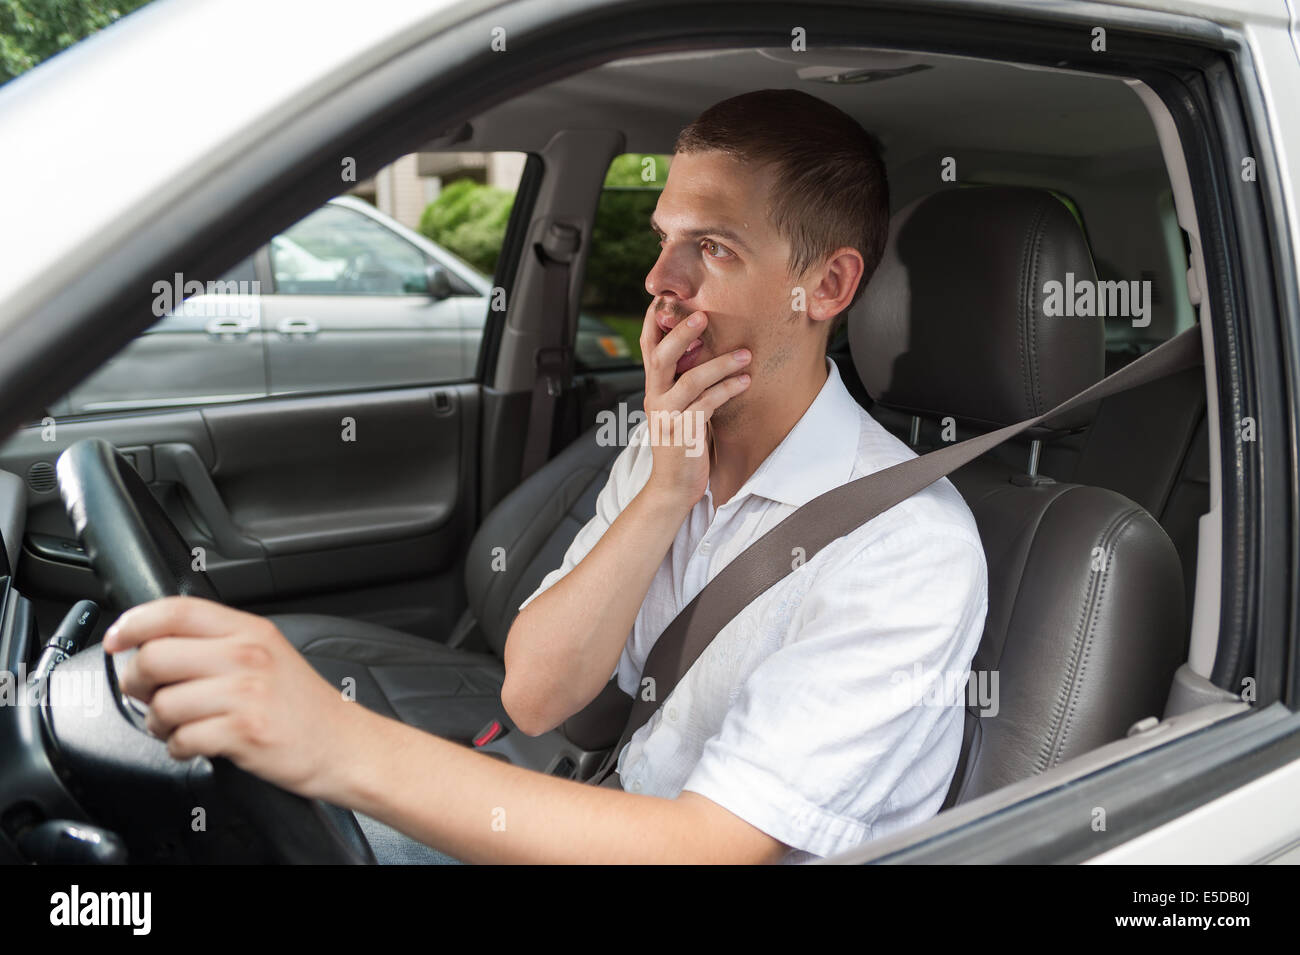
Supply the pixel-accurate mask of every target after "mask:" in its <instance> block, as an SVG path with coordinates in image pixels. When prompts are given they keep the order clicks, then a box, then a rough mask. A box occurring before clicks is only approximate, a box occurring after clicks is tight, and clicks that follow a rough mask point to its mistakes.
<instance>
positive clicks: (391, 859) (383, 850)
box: [354, 812, 464, 865]
mask: <svg viewBox="0 0 1300 955" xmlns="http://www.w3.org/2000/svg"><path fill="white" fill-rule="evenodd" d="M354 815H355V816H356V817H357V822H358V823H359V824H360V826H361V831H362V832H364V833H365V835H366V841H367V842H369V843H370V848H371V850H372V851H373V852H374V853H375V859H376V860H378V862H379V864H380V865H464V863H462V862H461V861H460V860H459V859H453V858H452V857H451V856H449V855H447V854H446V853H445V852H439V851H438V850H437V849H434V848H432V847H431V846H426V845H425V844H424V843H422V842H416V841H415V840H414V839H412V838H411V837H410V836H408V835H406V834H405V833H401V832H398V831H397V830H396V829H394V828H393V827H392V826H388V825H385V824H384V823H382V822H380V821H379V820H378V819H373V818H371V817H370V816H367V815H365V814H364V813H360V812H358V813H354Z"/></svg>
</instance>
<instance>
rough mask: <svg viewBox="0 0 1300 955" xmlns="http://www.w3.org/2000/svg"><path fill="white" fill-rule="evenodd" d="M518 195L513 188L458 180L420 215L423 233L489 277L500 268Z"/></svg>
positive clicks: (446, 188) (445, 189)
mask: <svg viewBox="0 0 1300 955" xmlns="http://www.w3.org/2000/svg"><path fill="white" fill-rule="evenodd" d="M514 201H515V194H514V193H513V192H511V191H510V190H509V189H501V188H499V187H497V186H485V185H482V184H480V183H477V182H474V181H473V180H472V179H458V180H456V181H455V182H453V183H451V184H450V185H448V186H447V187H445V188H444V189H443V190H442V192H441V193H440V194H439V196H438V198H437V199H435V200H434V201H433V202H431V203H429V205H428V206H426V207H425V210H424V213H423V214H422V215H421V216H420V232H421V233H423V234H424V235H426V236H428V237H429V238H430V239H432V240H433V241H434V242H437V243H438V244H439V245H441V246H444V247H445V248H448V249H450V250H451V251H452V252H455V253H456V254H457V255H459V256H460V257H461V258H462V259H464V260H465V261H466V262H468V263H469V264H470V265H472V266H474V267H475V268H476V269H478V270H479V271H480V272H482V273H484V274H485V275H491V274H492V273H493V272H494V271H495V270H496V267H497V257H498V256H499V255H500V254H501V244H502V242H504V241H505V234H506V224H507V223H509V221H510V209H511V207H512V206H513V205H514Z"/></svg>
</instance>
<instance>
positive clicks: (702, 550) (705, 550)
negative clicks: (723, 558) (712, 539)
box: [700, 540, 713, 554]
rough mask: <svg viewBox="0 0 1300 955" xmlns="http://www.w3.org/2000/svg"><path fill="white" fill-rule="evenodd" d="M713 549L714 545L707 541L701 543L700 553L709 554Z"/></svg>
mask: <svg viewBox="0 0 1300 955" xmlns="http://www.w3.org/2000/svg"><path fill="white" fill-rule="evenodd" d="M711 547H713V545H712V544H711V543H709V542H708V541H707V540H703V541H700V553H702V554H707V553H708V552H709V549H710V548H711Z"/></svg>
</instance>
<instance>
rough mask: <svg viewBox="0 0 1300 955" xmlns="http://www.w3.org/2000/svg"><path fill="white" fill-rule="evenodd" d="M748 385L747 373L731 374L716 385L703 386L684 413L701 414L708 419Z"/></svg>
mask: <svg viewBox="0 0 1300 955" xmlns="http://www.w3.org/2000/svg"><path fill="white" fill-rule="evenodd" d="M748 387H749V375H732V376H731V377H730V378H723V379H722V380H721V381H720V382H718V383H717V384H716V385H712V386H711V387H709V388H705V389H704V392H703V393H702V394H701V395H700V396H699V397H698V398H697V399H695V401H694V402H693V403H692V404H691V406H690V407H689V408H687V409H686V413H687V414H692V413H699V414H702V415H703V416H704V420H705V421H708V420H709V419H710V418H712V417H713V412H715V411H717V410H718V408H720V407H721V406H722V405H724V404H726V403H727V402H728V401H730V400H731V399H732V398H734V397H736V395H738V394H740V393H741V392H742V391H744V390H745V389H746V388H748Z"/></svg>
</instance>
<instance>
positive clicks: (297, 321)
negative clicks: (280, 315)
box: [275, 318, 320, 338]
mask: <svg viewBox="0 0 1300 955" xmlns="http://www.w3.org/2000/svg"><path fill="white" fill-rule="evenodd" d="M275 330H276V331H277V332H279V333H280V334H281V335H284V336H285V337H286V338H308V337H310V336H312V335H315V334H316V333H317V332H318V331H320V326H319V325H317V324H316V323H315V322H314V321H312V320H311V319H310V318H286V319H285V320H284V321H282V322H281V323H280V324H279V325H277V326H275Z"/></svg>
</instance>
